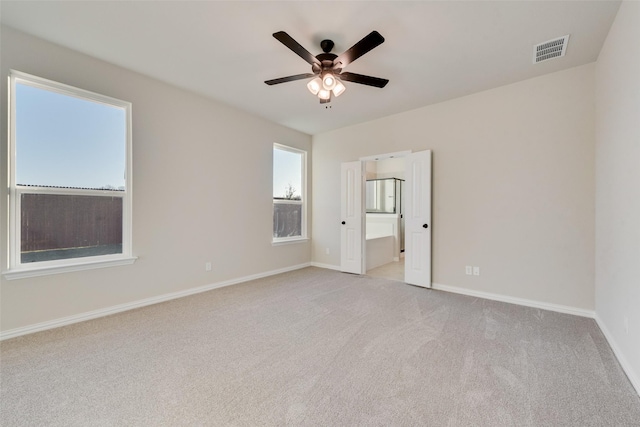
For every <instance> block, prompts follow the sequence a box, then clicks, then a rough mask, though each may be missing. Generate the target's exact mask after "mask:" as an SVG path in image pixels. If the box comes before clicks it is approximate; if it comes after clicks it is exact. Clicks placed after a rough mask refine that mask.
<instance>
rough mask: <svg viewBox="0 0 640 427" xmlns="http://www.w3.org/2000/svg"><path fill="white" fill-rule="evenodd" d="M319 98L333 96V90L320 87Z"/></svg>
mask: <svg viewBox="0 0 640 427" xmlns="http://www.w3.org/2000/svg"><path fill="white" fill-rule="evenodd" d="M318 98H320V99H329V98H331V91H328V90H326V89H320V91H319V92H318Z"/></svg>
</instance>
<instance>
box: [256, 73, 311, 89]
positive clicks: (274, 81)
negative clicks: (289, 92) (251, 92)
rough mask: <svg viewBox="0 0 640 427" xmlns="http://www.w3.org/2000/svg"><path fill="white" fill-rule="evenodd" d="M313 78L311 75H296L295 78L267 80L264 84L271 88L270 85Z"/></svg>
mask: <svg viewBox="0 0 640 427" xmlns="http://www.w3.org/2000/svg"><path fill="white" fill-rule="evenodd" d="M313 76H315V74H313V73H305V74H296V75H295V76H288V77H280V78H279V79H273V80H267V81H265V83H266V84H268V85H269V86H271V85H277V84H278V83H286V82H292V81H294V80H302V79H308V78H309V77H313Z"/></svg>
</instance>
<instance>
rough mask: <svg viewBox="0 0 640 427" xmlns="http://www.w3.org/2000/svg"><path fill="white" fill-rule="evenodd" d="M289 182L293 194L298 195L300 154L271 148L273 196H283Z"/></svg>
mask: <svg viewBox="0 0 640 427" xmlns="http://www.w3.org/2000/svg"><path fill="white" fill-rule="evenodd" d="M289 184H291V185H292V186H293V188H295V190H296V191H295V193H294V196H300V194H301V193H300V191H301V189H302V155H300V154H297V153H292V152H291V151H286V150H280V149H277V148H276V149H274V150H273V197H284V195H285V192H286V190H287V188H289Z"/></svg>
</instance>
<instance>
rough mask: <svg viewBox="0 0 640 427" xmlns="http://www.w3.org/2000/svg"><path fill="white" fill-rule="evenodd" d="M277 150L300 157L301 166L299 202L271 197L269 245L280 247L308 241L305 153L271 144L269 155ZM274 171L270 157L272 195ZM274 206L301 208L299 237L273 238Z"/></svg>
mask: <svg viewBox="0 0 640 427" xmlns="http://www.w3.org/2000/svg"><path fill="white" fill-rule="evenodd" d="M275 149H278V150H282V151H288V152H290V153H295V154H300V155H301V156H302V161H301V163H302V165H301V169H302V170H301V171H300V176H301V181H302V183H301V187H302V188H301V189H300V199H301V200H287V201H285V200H276V199H274V198H273V196H272V204H271V216H272V226H271V239H272V240H271V243H272V245H274V246H275V245H281V244H288V243H298V242H306V241H307V240H309V238H308V233H307V169H308V168H307V151H306V150H302V149H300V148H295V147H290V146H288V145H283V144H278V143H273V147H272V151H271V153H272V154H273V152H274V150H275ZM274 173H275V170H274V165H273V156H272V157H271V194H272V195H273V176H274ZM276 204H296V205H300V206H301V210H302V213H301V216H302V218H301V221H300V227H301V234H300V236H292V237H274V236H273V214H274V211H275V205H276Z"/></svg>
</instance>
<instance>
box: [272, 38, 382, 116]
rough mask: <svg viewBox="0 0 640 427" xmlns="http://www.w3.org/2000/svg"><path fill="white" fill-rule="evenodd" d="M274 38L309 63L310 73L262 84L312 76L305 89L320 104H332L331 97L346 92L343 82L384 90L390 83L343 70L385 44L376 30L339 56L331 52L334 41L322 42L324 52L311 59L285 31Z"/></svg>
mask: <svg viewBox="0 0 640 427" xmlns="http://www.w3.org/2000/svg"><path fill="white" fill-rule="evenodd" d="M273 37H275V38H276V39H277V40H279V41H280V42H281V43H282V44H283V45H285V46H286V47H288V48H289V49H291V50H292V51H293V52H294V53H295V54H296V55H298V56H299V57H300V58H302V59H304V60H305V61H307V62H308V63H309V64H311V73H305V74H296V75H293V76H288V77H280V78H278V79H273V80H267V81H265V83H266V84H268V85H276V84H279V83H286V82H292V81H294V80H302V79H308V78H311V77H314V78H313V79H312V80H311V81H310V82H309V83H307V88H308V89H309V91H310V92H311V93H312V94H314V95H317V96H318V98H319V99H320V103H321V104H326V103H328V102H331V95H332V94H333V95H334V96H336V97H337V96H340V95H341V94H342V93H343V92H344V91H345V89H346V88H345V86H344V84H342V80H344V81H347V82H352V83H359V84H363V85H367V86H374V87H379V88H383V87H385V86H386V84H387V83H389V80H387V79H381V78H379V77H371V76H365V75H362V74H356V73H349V72H344V71H343V70H344V68H345V67H346V66H347V65H349V64H350V63H352V62H353V61H355V60H356V59H358V58H360V57H361V56H362V55H364V54H365V53H367V52H369V51H370V50H372V49H373V48H375V47H377V46H379V45H381V44H382V43H383V42H384V37H382V36H381V35H380V33H379V32H377V31H372V32H371V33H369V34H368V35H366V36H365V37H364V38H363V39H362V40H360V41H359V42H357V43H356V44H354V45H353V46H351V47H350V48H349V49H347V50H346V51H345V52H344V53H342V54H341V55H336V54H335V53H331V49H333V41H331V40H322V42H321V43H320V47H321V48H322V52H323V53H320V54H318V55H316V56H313V55H312V54H311V53H309V51H307V50H306V49H305V48H304V47H302V46H301V45H300V43H298V42H297V41H295V40H294V39H293V38H292V37H291V36H290V35H289V34H287V33H285V32H284V31H278V32H277V33H274V34H273Z"/></svg>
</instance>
